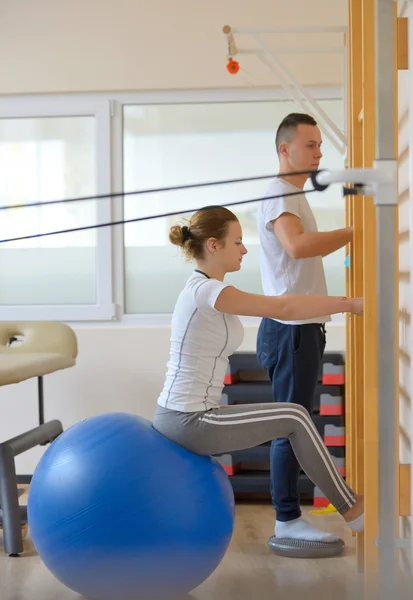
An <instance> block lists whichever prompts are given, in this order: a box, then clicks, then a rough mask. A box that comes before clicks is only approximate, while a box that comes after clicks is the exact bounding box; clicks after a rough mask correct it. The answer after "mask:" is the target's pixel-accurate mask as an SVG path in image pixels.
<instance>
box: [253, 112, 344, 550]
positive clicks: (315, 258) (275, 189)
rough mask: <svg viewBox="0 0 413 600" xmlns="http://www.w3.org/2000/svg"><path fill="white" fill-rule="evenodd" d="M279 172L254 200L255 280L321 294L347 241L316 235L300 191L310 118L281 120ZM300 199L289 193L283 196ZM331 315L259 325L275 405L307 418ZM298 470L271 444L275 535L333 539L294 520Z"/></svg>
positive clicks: (339, 233) (313, 133) (310, 151)
mask: <svg viewBox="0 0 413 600" xmlns="http://www.w3.org/2000/svg"><path fill="white" fill-rule="evenodd" d="M275 143H276V148H277V153H278V157H279V161H280V171H279V172H280V174H283V173H293V174H292V175H288V176H282V177H280V176H278V177H276V178H275V179H274V180H273V181H272V182H271V183H270V185H269V187H268V189H267V192H266V194H265V197H269V196H281V197H280V198H277V199H274V200H271V199H270V200H264V201H262V202H260V204H259V208H258V231H259V237H260V244H261V280H262V286H263V290H264V294H266V295H274V296H280V295H282V294H315V295H324V294H327V286H326V279H325V274H324V268H323V262H322V257H323V256H326V255H327V254H330V253H331V252H334V251H336V250H338V249H339V248H342V247H343V246H345V245H346V244H348V243H349V242H350V241H351V240H352V237H353V231H352V228H351V227H347V228H344V229H338V230H335V231H326V232H318V231H317V225H316V221H315V218H314V215H313V212H312V210H311V208H310V205H309V203H308V201H307V198H306V196H305V193H304V192H303V188H304V185H305V183H306V181H307V179H308V177H309V173H306V174H302V173H300V172H302V171H311V170H316V169H318V168H319V164H320V159H321V157H322V152H321V144H322V138H321V133H320V130H319V128H318V127H317V122H316V121H315V120H314V119H313V118H312V117H311V116H309V115H306V114H296V113H292V114H290V115H288V116H287V117H285V119H284V120H283V121H282V123H281V124H280V126H279V128H278V131H277V135H276V140H275ZM294 193H295V194H297V193H298V194H299V195H291V196H288V194H294ZM330 320H331V316H330V315H326V316H325V317H324V318H322V319H317V320H310V321H289V322H281V321H276V320H273V319H263V320H262V322H261V324H260V327H259V331H258V337H257V355H258V359H259V361H260V363H261V365H262V366H263V367H264V368H265V369H266V370H267V372H268V374H269V377H270V379H271V382H272V394H273V399H274V401H275V402H294V403H297V404H301V405H302V406H304V407H305V408H306V409H307V410H308V411H309V413H310V415H311V414H312V409H313V399H314V395H315V390H316V386H317V381H318V374H319V369H320V362H321V360H322V357H323V353H324V349H325V344H326V337H325V323H326V322H327V321H330ZM299 473H300V467H299V464H298V462H297V459H296V458H295V455H294V452H293V450H292V447H291V445H290V442H289V440H288V438H287V439H278V440H274V441H273V442H272V445H271V494H272V500H273V505H274V509H275V511H276V515H277V516H276V524H275V535H276V536H277V537H279V538H294V539H297V540H310V541H316V542H317V541H335V540H336V539H337V538H336V537H335V536H333V535H331V534H329V533H324V532H323V531H320V530H319V529H317V528H315V527H313V526H312V525H310V524H309V523H307V522H306V521H305V520H304V519H303V518H302V516H301V510H300V504H299V485H298V478H299Z"/></svg>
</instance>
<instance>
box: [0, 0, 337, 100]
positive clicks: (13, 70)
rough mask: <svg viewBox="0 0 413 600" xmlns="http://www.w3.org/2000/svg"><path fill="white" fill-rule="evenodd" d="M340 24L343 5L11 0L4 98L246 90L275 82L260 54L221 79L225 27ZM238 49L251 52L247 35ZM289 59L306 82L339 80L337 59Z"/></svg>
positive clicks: (316, 39)
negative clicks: (42, 94) (234, 87)
mask: <svg viewBox="0 0 413 600" xmlns="http://www.w3.org/2000/svg"><path fill="white" fill-rule="evenodd" d="M346 23H347V0H334V2H331V0H313V1H312V2H303V1H302V0H295V1H294V2H284V1H283V0H255V1H254V2H247V1H243V2H240V0H208V1H207V2H200V1H196V0H174V1H173V2H172V1H171V0H151V2H143V1H140V2H136V0H117V1H116V2H113V1H112V0H86V1H85V0H59V1H58V2H56V0H36V2H33V0H19V1H18V2H13V1H12V0H8V1H6V2H1V3H0V56H1V57H3V58H2V60H1V61H0V94H27V93H29V92H30V93H37V92H39V93H40V92H48V93H51V92H79V91H84V92H86V91H106V90H122V91H129V90H133V91H135V90H155V89H182V88H214V87H217V88H218V87H233V86H237V87H239V86H241V87H242V86H247V87H248V86H249V83H248V81H249V79H251V77H252V78H253V80H254V81H255V85H261V86H262V85H274V79H273V77H272V76H271V75H269V72H268V69H267V68H264V67H263V66H262V64H261V63H260V62H259V60H257V58H256V57H246V58H245V60H244V59H243V61H242V64H243V66H245V70H246V72H245V75H243V72H241V73H240V74H239V75H237V76H230V75H229V74H228V73H227V71H226V68H225V67H226V62H227V61H226V51H227V47H226V42H225V38H224V35H223V33H222V28H223V26H224V25H226V24H229V25H231V26H232V27H275V26H276V27H284V26H292V25H293V26H296V27H297V26H308V25H317V26H323V25H326V24H328V25H339V26H342V25H345V24H346ZM269 43H272V44H273V45H275V46H278V47H279V46H284V45H289V46H291V45H297V44H298V45H300V46H307V47H308V46H309V45H320V44H323V43H324V44H325V45H327V46H332V45H340V44H342V43H343V36H342V35H339V34H338V35H330V34H329V35H327V36H325V37H323V38H321V37H320V35H319V34H315V35H314V34H312V35H305V36H304V37H301V38H300V37H299V36H293V37H291V36H290V37H289V38H287V39H286V37H285V36H283V35H280V36H278V37H277V38H276V39H275V40H274V39H273V38H270V39H269ZM240 46H242V47H249V48H254V47H256V46H254V42H253V41H252V40H251V38H250V37H248V36H242V38H240ZM6 57H7V58H6ZM285 59H286V64H288V66H290V67H291V68H292V69H293V72H294V73H295V74H296V76H297V77H298V78H299V80H300V81H301V82H302V83H304V84H308V85H330V84H333V85H336V84H341V82H342V70H341V68H342V63H341V59H340V57H338V56H336V55H334V54H331V53H329V54H325V55H324V56H322V57H320V56H319V55H313V54H308V53H303V54H296V55H289V56H286V57H285ZM320 61H322V62H320ZM257 82H258V83H257Z"/></svg>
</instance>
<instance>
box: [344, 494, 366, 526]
mask: <svg viewBox="0 0 413 600" xmlns="http://www.w3.org/2000/svg"><path fill="white" fill-rule="evenodd" d="M343 519H344V520H345V522H346V523H347V525H348V526H349V527H351V529H353V531H363V528H364V496H361V495H360V496H359V495H357V500H356V503H355V505H354V506H352V507H351V508H350V510H348V511H347V512H346V513H345V514H344V515H343Z"/></svg>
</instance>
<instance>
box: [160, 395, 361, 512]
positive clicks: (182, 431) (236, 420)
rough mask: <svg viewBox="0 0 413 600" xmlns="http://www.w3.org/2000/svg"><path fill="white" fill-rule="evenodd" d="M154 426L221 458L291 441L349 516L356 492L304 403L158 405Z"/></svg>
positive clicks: (305, 467) (311, 475) (197, 450)
mask: <svg viewBox="0 0 413 600" xmlns="http://www.w3.org/2000/svg"><path fill="white" fill-rule="evenodd" d="M153 426H154V428H155V429H156V430H157V431H159V432H160V433H161V434H163V435H164V436H165V437H167V438H169V439H171V440H172V441H174V442H175V443H177V444H179V445H181V446H183V447H184V448H187V449H188V450H190V451H192V452H194V453H196V454H206V455H219V454H225V453H228V452H231V451H235V450H243V449H246V448H253V447H254V446H258V445H260V444H264V443H266V442H269V441H271V440H273V439H276V438H284V437H288V438H289V440H290V442H291V446H292V448H293V450H294V453H295V455H296V457H297V460H298V462H299V463H300V466H301V468H302V469H303V471H304V472H305V473H306V474H307V476H308V477H309V478H310V479H311V481H312V482H313V483H314V484H315V485H316V486H317V487H319V488H320V490H321V491H322V492H323V493H324V494H325V496H326V497H327V499H328V500H329V502H331V504H332V505H333V506H334V507H335V508H336V509H337V511H338V512H340V513H341V514H344V513H345V512H346V511H347V510H348V509H349V508H351V507H352V506H353V505H354V503H355V501H356V498H355V494H354V492H353V490H351V488H349V486H348V485H347V484H346V482H345V481H344V479H343V478H342V477H341V475H340V473H339V472H338V470H337V468H336V466H335V464H334V461H333V459H332V456H331V454H330V453H329V451H328V449H327V448H326V446H325V444H324V442H323V440H322V438H321V436H320V434H319V433H318V431H317V428H316V427H315V425H314V423H313V422H312V420H311V418H310V415H309V414H308V412H307V410H306V409H305V408H303V407H302V406H300V405H298V404H290V403H288V404H281V403H280V404H268V403H262V404H242V405H230V406H223V407H219V408H214V409H211V410H208V411H206V412H196V413H185V412H179V411H174V410H171V409H169V408H164V407H161V406H158V407H157V409H156V412H155V416H154V420H153Z"/></svg>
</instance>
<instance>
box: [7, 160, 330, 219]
mask: <svg viewBox="0 0 413 600" xmlns="http://www.w3.org/2000/svg"><path fill="white" fill-rule="evenodd" d="M318 172H319V171H317V170H314V169H313V170H311V171H297V172H294V173H279V174H278V175H274V174H273V175H257V176H256V177H241V178H239V179H227V180H221V181H207V182H204V183H188V184H185V185H175V186H170V187H165V188H152V189H151V188H150V189H147V190H136V191H134V192H113V193H110V194H109V193H108V194H98V195H97V196H83V197H79V198H64V199H61V200H46V201H45V202H29V203H26V204H12V205H10V206H5V205H0V210H12V209H14V208H32V207H34V206H49V205H51V204H66V203H68V202H81V201H84V200H103V199H104V198H116V197H118V196H135V195H138V194H153V193H158V192H173V191H176V190H187V189H191V188H199V187H208V186H211V185H223V184H228V183H243V182H246V181H259V180H261V179H271V178H275V177H288V176H291V175H311V181H312V182H313V185H314V187H317V186H316V174H317V173H318Z"/></svg>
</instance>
